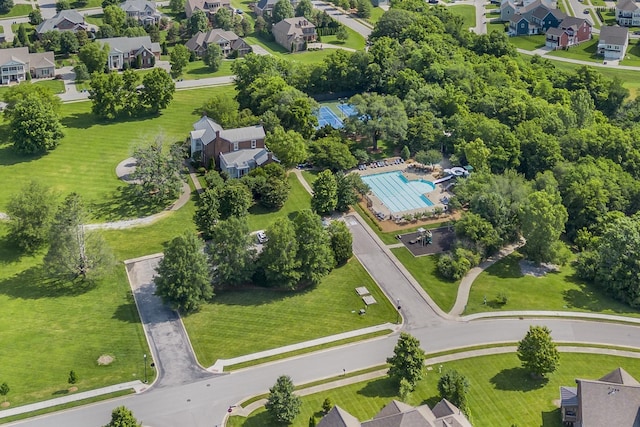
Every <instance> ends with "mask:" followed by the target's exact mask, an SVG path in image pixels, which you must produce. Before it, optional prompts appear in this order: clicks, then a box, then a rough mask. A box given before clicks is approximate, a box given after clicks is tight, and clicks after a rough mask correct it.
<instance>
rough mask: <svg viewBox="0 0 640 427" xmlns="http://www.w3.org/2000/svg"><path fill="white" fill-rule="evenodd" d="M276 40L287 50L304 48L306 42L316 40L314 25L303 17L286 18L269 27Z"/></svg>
mask: <svg viewBox="0 0 640 427" xmlns="http://www.w3.org/2000/svg"><path fill="white" fill-rule="evenodd" d="M271 34H273V37H274V38H275V39H276V42H277V43H278V44H279V45H280V46H282V47H284V48H285V49H287V50H288V51H289V52H299V51H301V50H306V48H307V43H313V42H315V41H316V38H317V33H316V26H315V25H313V24H312V23H311V22H310V21H309V20H307V19H306V18H305V17H303V16H300V17H296V18H287V19H283V20H282V21H280V22H278V23H277V24H276V25H274V26H273V28H271Z"/></svg>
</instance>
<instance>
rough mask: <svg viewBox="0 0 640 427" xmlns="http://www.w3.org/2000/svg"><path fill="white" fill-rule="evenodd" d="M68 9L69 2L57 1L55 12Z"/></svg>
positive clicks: (64, 0)
mask: <svg viewBox="0 0 640 427" xmlns="http://www.w3.org/2000/svg"><path fill="white" fill-rule="evenodd" d="M69 9H71V2H69V0H58V1H57V2H56V12H60V11H61V10H69Z"/></svg>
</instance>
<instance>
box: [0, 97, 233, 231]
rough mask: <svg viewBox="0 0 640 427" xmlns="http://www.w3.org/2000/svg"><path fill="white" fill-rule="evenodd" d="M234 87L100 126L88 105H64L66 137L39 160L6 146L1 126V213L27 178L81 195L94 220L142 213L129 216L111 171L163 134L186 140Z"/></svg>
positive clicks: (172, 139) (170, 140)
mask: <svg viewBox="0 0 640 427" xmlns="http://www.w3.org/2000/svg"><path fill="white" fill-rule="evenodd" d="M233 91H234V88H233V87H232V86H223V87H214V88H201V89H197V90H189V91H178V92H176V94H175V97H174V100H173V102H172V103H171V105H170V106H169V107H168V108H167V109H166V110H165V111H164V112H162V113H161V114H160V115H158V116H156V117H149V118H139V119H131V120H118V121H114V122H102V121H99V120H97V119H96V118H95V116H93V115H92V114H91V112H90V110H91V104H90V103H89V102H79V103H71V104H64V105H63V106H62V110H61V113H62V117H63V119H62V123H63V125H64V126H65V130H64V131H65V138H64V139H63V140H62V141H61V143H60V145H59V146H58V147H57V148H56V149H55V150H54V151H52V152H50V153H48V154H47V155H44V156H41V157H33V156H31V157H29V156H21V155H18V154H16V153H15V152H14V151H13V150H12V148H11V146H10V145H9V144H8V141H7V139H8V129H7V128H8V125H7V123H6V122H5V123H3V124H2V126H0V165H2V167H0V180H2V182H4V183H5V185H4V186H3V188H2V189H0V211H3V210H4V207H5V206H6V203H7V201H8V199H9V197H10V196H11V195H12V194H13V193H15V192H16V191H17V190H18V189H19V188H20V186H21V185H23V183H25V182H28V181H29V180H30V179H36V180H40V181H42V182H46V183H47V184H48V185H50V186H51V187H53V188H54V189H55V190H56V191H57V192H59V193H60V194H62V195H64V194H66V193H68V192H71V191H76V192H78V193H80V194H81V195H82V196H83V197H84V198H85V201H86V203H87V204H88V205H89V206H91V207H92V208H94V212H93V215H94V217H95V218H96V219H109V220H115V219H120V218H123V217H132V216H137V215H140V214H145V213H148V212H145V211H143V210H141V211H130V210H129V208H127V206H126V203H127V202H130V200H129V201H128V200H123V198H122V192H121V187H124V184H123V183H122V182H121V181H120V180H118V178H117V177H116V174H115V167H116V166H117V165H118V163H120V162H121V161H122V160H124V159H126V158H127V157H129V156H130V155H131V154H132V152H133V150H134V148H135V147H137V146H140V145H144V144H149V143H151V142H153V141H154V140H155V139H156V137H158V136H159V135H162V136H163V138H164V140H165V141H166V142H167V143H173V142H176V141H184V140H185V138H186V136H187V135H188V132H189V131H190V130H191V126H192V124H193V123H194V122H195V121H196V120H198V114H197V110H198V108H199V106H200V105H202V104H203V103H204V102H205V101H206V99H207V98H208V97H209V96H211V95H212V94H214V93H221V92H226V93H230V92H233Z"/></svg>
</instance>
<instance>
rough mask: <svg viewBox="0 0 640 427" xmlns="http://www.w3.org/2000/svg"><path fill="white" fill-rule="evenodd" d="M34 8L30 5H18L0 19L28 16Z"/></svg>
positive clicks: (0, 16) (1, 15)
mask: <svg viewBox="0 0 640 427" xmlns="http://www.w3.org/2000/svg"><path fill="white" fill-rule="evenodd" d="M32 10H33V7H31V5H30V4H17V5H15V6H13V8H11V10H10V11H9V13H5V14H1V13H0V19H7V18H15V17H16V16H27V15H28V14H29V13H30V12H31V11H32Z"/></svg>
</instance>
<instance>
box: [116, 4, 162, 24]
mask: <svg viewBox="0 0 640 427" xmlns="http://www.w3.org/2000/svg"><path fill="white" fill-rule="evenodd" d="M120 9H122V10H124V11H125V12H126V14H127V18H133V19H135V20H136V21H138V22H140V23H141V24H142V25H153V24H157V23H158V22H160V13H159V12H158V9H157V8H156V3H155V2H153V1H148V0H126V1H125V2H124V3H121V4H120Z"/></svg>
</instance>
